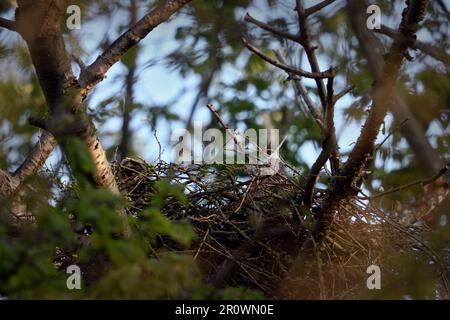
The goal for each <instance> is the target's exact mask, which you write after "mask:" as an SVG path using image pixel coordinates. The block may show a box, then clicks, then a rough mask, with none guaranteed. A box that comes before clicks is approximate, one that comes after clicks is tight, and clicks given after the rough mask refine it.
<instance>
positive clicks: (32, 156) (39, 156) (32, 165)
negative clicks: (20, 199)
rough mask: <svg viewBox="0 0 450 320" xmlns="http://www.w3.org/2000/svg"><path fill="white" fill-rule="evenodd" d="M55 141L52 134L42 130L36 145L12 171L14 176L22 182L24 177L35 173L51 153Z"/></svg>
mask: <svg viewBox="0 0 450 320" xmlns="http://www.w3.org/2000/svg"><path fill="white" fill-rule="evenodd" d="M55 146H56V141H55V139H54V138H53V136H52V134H51V133H49V132H47V131H44V132H43V133H42V135H41V136H40V138H39V141H38V142H37V144H36V146H35V147H34V148H33V150H31V152H30V153H29V154H28V156H27V157H26V159H25V161H24V162H23V163H22V164H21V165H20V167H19V168H17V170H16V171H15V172H14V176H15V177H17V178H18V179H19V180H20V182H22V181H23V180H24V179H25V178H26V177H28V176H30V175H32V174H34V173H36V172H37V171H38V170H39V168H41V167H42V165H43V164H44V162H45V161H46V160H47V158H48V157H49V156H50V154H51V153H52V151H53V149H54V148H55Z"/></svg>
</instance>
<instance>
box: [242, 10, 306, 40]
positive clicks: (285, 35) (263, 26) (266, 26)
mask: <svg viewBox="0 0 450 320" xmlns="http://www.w3.org/2000/svg"><path fill="white" fill-rule="evenodd" d="M244 20H245V21H247V22H250V23H253V24H254V25H256V26H258V27H260V28H261V29H263V30H266V31H269V32H271V33H273V34H275V35H277V36H279V37H281V38H286V39H290V40H292V41H295V42H299V41H300V36H299V35H296V34H291V33H289V32H286V31H283V30H280V29H277V28H275V27H272V26H271V25H269V24H267V23H264V22H262V21H259V20H257V19H255V18H253V17H252V16H251V15H249V14H248V13H247V14H246V15H245V18H244Z"/></svg>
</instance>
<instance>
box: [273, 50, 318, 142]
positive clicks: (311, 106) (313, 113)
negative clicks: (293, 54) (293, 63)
mask: <svg viewBox="0 0 450 320" xmlns="http://www.w3.org/2000/svg"><path fill="white" fill-rule="evenodd" d="M275 55H276V56H277V58H278V60H280V62H281V63H284V64H287V61H286V58H285V57H284V56H283V54H282V53H281V52H279V51H275ZM286 73H287V74H288V76H289V79H291V80H292V81H293V82H294V86H295V89H296V90H297V92H298V94H299V95H300V96H301V97H302V98H303V101H304V102H305V104H306V106H307V107H308V109H309V112H310V113H311V116H312V117H313V119H314V120H315V121H316V123H317V125H318V126H319V128H320V130H322V132H323V133H324V134H325V132H326V129H325V125H324V123H323V121H324V120H323V115H322V112H321V111H320V109H319V107H318V106H317V105H316V104H315V103H314V102H313V101H312V100H311V98H310V97H309V95H308V92H307V90H306V88H305V87H304V86H303V84H302V83H301V81H300V79H298V78H295V75H294V74H293V73H292V72H288V71H286Z"/></svg>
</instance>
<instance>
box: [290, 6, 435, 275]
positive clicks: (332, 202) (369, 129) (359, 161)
mask: <svg viewBox="0 0 450 320" xmlns="http://www.w3.org/2000/svg"><path fill="white" fill-rule="evenodd" d="M406 2H407V7H406V8H405V9H404V11H403V14H402V21H401V23H400V26H399V32H400V33H402V35H403V37H404V39H412V38H414V35H415V30H416V29H417V26H418V24H419V23H420V22H421V21H422V20H423V18H424V15H425V11H426V6H427V5H428V1H427V0H407V1H406ZM408 42H409V41H405V40H400V39H396V40H394V43H393V44H392V45H391V48H390V50H389V54H387V55H386V56H385V64H384V67H383V70H382V73H381V75H382V76H381V77H380V78H379V80H378V81H377V82H376V84H375V88H374V99H373V106H372V108H371V110H370V112H369V116H368V118H367V119H366V122H365V124H364V126H363V129H362V131H361V135H360V137H359V138H358V141H357V142H356V145H355V147H354V148H353V150H352V151H351V153H350V155H349V158H348V160H347V162H346V164H345V166H344V168H343V169H342V170H341V173H340V175H339V177H337V178H336V180H335V182H334V184H333V187H332V188H331V189H330V190H329V191H328V192H327V197H326V199H325V201H324V204H323V206H322V207H321V208H320V209H319V211H318V212H317V213H316V215H315V222H314V226H313V230H312V235H311V237H309V238H308V240H306V241H305V242H304V243H303V245H302V248H301V251H300V254H299V255H298V256H297V258H296V259H295V261H294V263H293V265H292V267H291V276H293V278H296V277H298V276H299V275H300V274H301V272H302V269H303V268H302V267H303V265H304V262H305V261H306V259H307V258H308V257H310V256H311V254H312V253H313V251H314V248H315V247H316V245H318V246H320V245H321V243H322V242H323V239H324V238H325V236H326V234H327V232H328V229H329V227H330V226H331V224H332V223H333V221H334V217H335V215H336V213H337V211H338V210H339V207H340V206H341V203H342V201H343V200H344V199H347V198H349V197H353V196H355V195H356V192H357V190H358V189H359V188H358V187H357V184H358V183H360V182H361V181H362V177H361V175H362V171H363V169H364V168H365V166H366V164H367V162H368V161H369V158H370V157H371V155H372V153H373V150H374V143H375V139H376V137H377V135H378V131H379V128H380V126H381V123H382V122H383V120H384V117H385V115H386V113H387V110H388V105H389V101H392V97H393V94H394V92H395V88H396V84H397V78H398V75H399V73H400V67H401V66H402V64H403V62H404V61H405V57H406V54H407V49H408Z"/></svg>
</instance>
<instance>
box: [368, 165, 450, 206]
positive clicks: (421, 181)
mask: <svg viewBox="0 0 450 320" xmlns="http://www.w3.org/2000/svg"><path fill="white" fill-rule="evenodd" d="M449 170H450V163H449V164H447V165H446V166H445V167H444V168H442V169H441V170H439V172H438V173H436V174H435V175H434V176H432V177H430V178H428V179H419V180H416V181H412V182H410V183H407V184H405V185H402V186H399V187H395V188H391V189H389V190H387V191H384V192H381V193H378V194H375V195H373V196H365V197H361V199H363V200H367V199H370V200H373V199H376V198H380V197H384V196H386V195H388V194H391V193H395V192H399V191H402V190H404V189H407V188H411V187H414V186H417V185H422V186H426V185H428V184H430V183H432V182H434V181H436V180H437V179H439V178H440V177H442V176H443V175H444V174H445V173H447V171H449Z"/></svg>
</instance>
